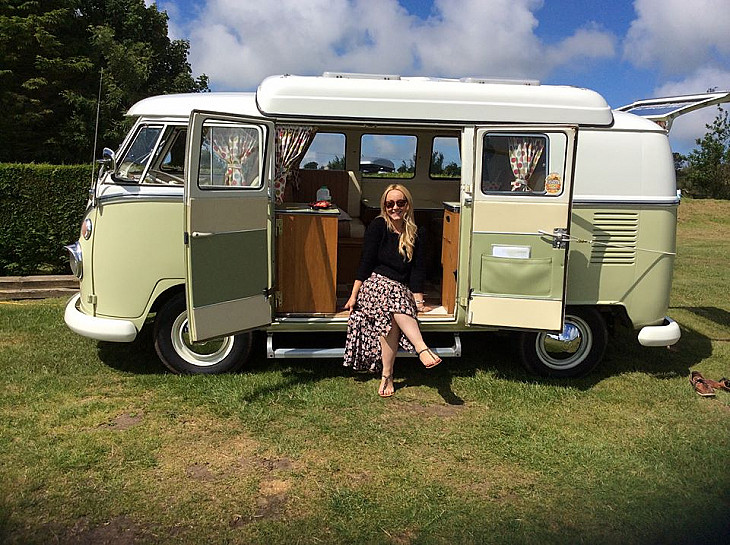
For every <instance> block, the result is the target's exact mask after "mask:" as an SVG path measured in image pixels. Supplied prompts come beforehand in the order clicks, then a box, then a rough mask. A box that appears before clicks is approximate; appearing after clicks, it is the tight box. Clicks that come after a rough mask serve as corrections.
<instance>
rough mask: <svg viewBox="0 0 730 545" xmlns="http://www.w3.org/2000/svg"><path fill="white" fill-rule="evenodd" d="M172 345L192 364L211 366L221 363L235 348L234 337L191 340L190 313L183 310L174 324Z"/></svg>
mask: <svg viewBox="0 0 730 545" xmlns="http://www.w3.org/2000/svg"><path fill="white" fill-rule="evenodd" d="M172 346H173V347H174V348H175V352H177V353H178V355H179V356H180V357H181V358H182V359H184V360H185V361H186V362H188V363H190V364H192V365H198V366H200V367H209V366H211V365H215V364H217V363H220V362H221V361H223V359H225V357H226V356H227V355H228V354H230V353H231V350H232V349H233V337H232V336H229V337H223V338H222V339H213V340H211V341H204V342H200V343H194V342H191V341H190V333H189V330H188V314H187V312H183V313H181V314H180V316H178V317H177V319H176V320H175V322H174V323H173V324H172Z"/></svg>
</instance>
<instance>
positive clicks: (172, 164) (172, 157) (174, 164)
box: [160, 129, 188, 180]
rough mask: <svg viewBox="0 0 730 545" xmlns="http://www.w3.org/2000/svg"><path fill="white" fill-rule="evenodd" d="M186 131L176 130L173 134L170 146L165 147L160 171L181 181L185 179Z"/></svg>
mask: <svg viewBox="0 0 730 545" xmlns="http://www.w3.org/2000/svg"><path fill="white" fill-rule="evenodd" d="M187 134H188V131H187V129H177V130H175V131H174V132H173V134H172V138H171V142H170V145H169V146H168V147H167V150H166V152H165V155H164V157H163V158H162V162H161V163H160V170H161V171H162V172H166V173H167V174H170V175H172V176H177V177H179V178H180V179H181V180H182V179H184V177H185V140H186V139H187Z"/></svg>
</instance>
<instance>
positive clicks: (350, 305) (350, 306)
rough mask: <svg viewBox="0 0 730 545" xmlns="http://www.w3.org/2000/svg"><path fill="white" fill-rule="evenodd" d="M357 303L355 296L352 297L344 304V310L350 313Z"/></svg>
mask: <svg viewBox="0 0 730 545" xmlns="http://www.w3.org/2000/svg"><path fill="white" fill-rule="evenodd" d="M356 302H357V296H352V297H350V298H349V299H348V300H347V303H345V310H349V311H350V312H352V310H353V309H354V308H355V303H356Z"/></svg>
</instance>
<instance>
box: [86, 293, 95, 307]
mask: <svg viewBox="0 0 730 545" xmlns="http://www.w3.org/2000/svg"><path fill="white" fill-rule="evenodd" d="M97 300H98V297H97V296H96V295H95V294H93V293H90V294H88V295H87V296H86V302H87V303H89V304H90V305H96V302H97Z"/></svg>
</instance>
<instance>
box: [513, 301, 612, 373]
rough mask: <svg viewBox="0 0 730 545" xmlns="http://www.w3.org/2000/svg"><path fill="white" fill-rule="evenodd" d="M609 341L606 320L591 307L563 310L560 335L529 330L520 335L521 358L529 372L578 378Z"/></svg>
mask: <svg viewBox="0 0 730 545" xmlns="http://www.w3.org/2000/svg"><path fill="white" fill-rule="evenodd" d="M607 342H608V331H607V329H606V322H605V320H604V319H603V317H602V316H601V314H600V313H599V312H598V311H597V310H596V309H595V308H592V307H572V308H568V309H566V312H565V324H564V326H563V332H562V333H561V334H559V335H555V334H552V333H545V332H542V331H541V332H537V333H535V332H529V333H522V334H521V335H520V343H519V350H520V358H521V360H522V363H523V365H524V366H525V367H526V368H527V369H528V370H529V371H531V372H533V373H537V374H538V375H542V376H546V377H577V376H581V375H585V374H586V373H588V372H589V371H591V370H592V369H593V368H594V367H595V366H596V365H598V363H599V362H600V361H601V359H603V353H604V352H605V350H606V344H607Z"/></svg>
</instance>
